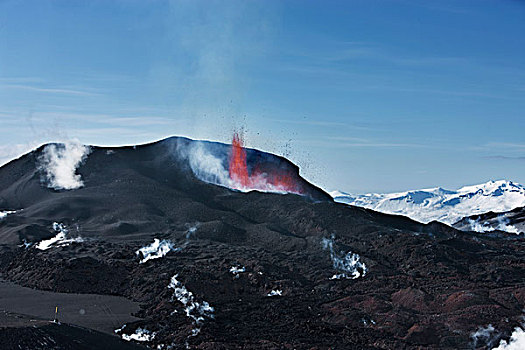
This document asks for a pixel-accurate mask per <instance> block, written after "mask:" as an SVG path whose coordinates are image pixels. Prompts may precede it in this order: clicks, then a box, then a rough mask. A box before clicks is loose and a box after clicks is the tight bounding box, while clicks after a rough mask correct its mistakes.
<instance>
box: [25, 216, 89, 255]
mask: <svg viewBox="0 0 525 350" xmlns="http://www.w3.org/2000/svg"><path fill="white" fill-rule="evenodd" d="M53 230H55V232H57V234H56V236H54V237H51V238H49V239H45V240H43V241H40V242H39V243H38V244H37V245H36V246H35V248H36V249H40V250H48V249H49V248H51V247H64V246H67V245H70V244H71V243H81V242H84V239H82V237H76V238H68V234H69V230H68V229H67V228H66V226H65V225H64V224H60V223H58V222H54V223H53Z"/></svg>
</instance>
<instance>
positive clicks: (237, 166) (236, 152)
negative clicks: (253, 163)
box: [229, 133, 250, 187]
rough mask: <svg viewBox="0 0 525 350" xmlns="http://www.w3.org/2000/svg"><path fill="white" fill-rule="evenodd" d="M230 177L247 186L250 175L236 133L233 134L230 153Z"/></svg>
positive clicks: (240, 140)
mask: <svg viewBox="0 0 525 350" xmlns="http://www.w3.org/2000/svg"><path fill="white" fill-rule="evenodd" d="M229 170H230V179H232V180H233V181H234V182H236V183H237V184H239V185H240V186H242V187H249V184H250V177H249V175H248V166H247V164H246V150H245V149H244V147H243V140H242V138H241V137H240V136H239V134H238V133H234V134H233V140H232V154H231V155H230V169H229Z"/></svg>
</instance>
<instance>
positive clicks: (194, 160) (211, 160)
mask: <svg viewBox="0 0 525 350" xmlns="http://www.w3.org/2000/svg"><path fill="white" fill-rule="evenodd" d="M187 157H188V160H189V163H190V167H191V170H192V171H193V173H194V174H195V176H197V178H199V179H200V180H202V181H205V182H209V183H213V184H217V185H222V186H227V187H232V184H231V182H232V181H231V179H230V174H229V173H228V170H226V168H225V167H224V165H223V163H222V160H221V159H220V158H217V157H215V156H214V155H212V154H211V153H210V152H208V150H206V147H205V146H204V145H203V144H202V143H200V142H198V143H193V144H191V145H190V146H189V147H188V148H187Z"/></svg>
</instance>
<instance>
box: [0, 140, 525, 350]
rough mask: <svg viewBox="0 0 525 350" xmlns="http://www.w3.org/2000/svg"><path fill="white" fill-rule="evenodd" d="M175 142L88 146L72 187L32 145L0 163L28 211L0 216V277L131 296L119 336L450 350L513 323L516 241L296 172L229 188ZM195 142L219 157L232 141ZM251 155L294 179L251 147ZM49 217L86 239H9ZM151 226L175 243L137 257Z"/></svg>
mask: <svg viewBox="0 0 525 350" xmlns="http://www.w3.org/2000/svg"><path fill="white" fill-rule="evenodd" d="M181 142H182V145H183V146H182V147H183V149H184V148H187V147H189V146H191V144H192V143H193V142H194V141H190V140H187V139H177V138H172V139H167V140H164V141H161V142H158V143H154V144H150V145H144V146H137V147H124V148H101V147H98V148H95V147H94V148H92V152H91V154H90V155H89V156H88V157H87V159H86V160H85V162H84V163H83V164H82V165H81V166H80V168H79V169H78V173H79V174H81V176H82V180H83V181H84V187H82V188H80V189H77V190H70V191H64V190H58V191H57V190H54V189H49V188H47V187H46V186H45V183H42V181H41V174H40V171H39V170H38V159H39V152H42V148H41V149H39V150H37V151H35V152H33V153H30V154H28V155H26V156H24V157H22V158H20V159H18V160H16V161H13V162H11V163H9V164H7V165H6V166H4V167H3V168H0V209H2V210H3V209H11V210H12V209H23V210H21V211H18V212H16V213H14V214H10V215H8V216H7V217H6V218H4V219H3V220H2V221H0V240H1V242H2V243H3V246H1V247H0V248H1V250H0V263H1V272H2V274H3V276H4V278H7V279H9V280H12V281H15V282H17V283H19V284H22V285H25V286H30V287H34V288H38V289H45V290H53V291H61V292H69V293H73V292H75V293H98V294H112V295H120V296H125V297H127V298H129V299H132V300H134V301H137V302H140V303H141V305H142V309H141V311H140V312H139V313H138V314H137V315H136V316H137V317H140V318H141V319H142V320H141V321H137V322H135V323H132V324H129V325H127V327H126V332H131V333H132V332H134V331H135V330H136V329H137V328H139V327H140V328H146V329H148V330H149V331H151V332H155V334H156V336H155V337H154V338H153V339H152V340H151V341H149V342H146V343H145V344H146V345H148V346H151V347H152V348H157V346H160V348H167V347H168V346H169V345H172V346H173V347H174V348H185V347H186V346H188V347H190V348H200V349H283V348H290V349H293V348H295V349H329V348H332V349H422V348H426V349H458V348H469V347H472V344H473V340H472V339H471V335H472V334H473V333H474V332H475V331H476V330H477V329H478V327H485V326H487V325H488V324H492V325H493V326H494V328H495V329H496V330H497V332H495V333H494V335H493V339H491V341H495V340H497V338H498V337H502V336H508V335H509V333H510V332H511V331H512V329H513V328H514V327H515V326H516V325H518V324H519V321H520V320H521V317H522V316H523V311H522V310H523V307H524V306H525V269H524V268H525V250H524V248H525V244H524V242H523V240H522V239H521V238H520V237H517V236H514V237H510V236H509V237H506V238H505V239H501V237H497V236H489V235H483V234H479V235H478V234H475V233H466V232H461V231H458V230H456V229H454V228H451V227H449V226H446V225H443V224H440V223H437V222H433V223H430V224H428V225H423V224H419V223H417V222H414V221H412V220H410V219H408V218H405V217H401V216H394V215H386V214H381V213H377V212H374V211H371V210H367V209H363V208H357V207H351V206H346V205H343V204H337V203H334V202H332V201H331V200H330V198H329V197H328V196H327V195H326V193H324V192H323V191H321V190H320V189H318V188H316V187H314V186H312V185H310V184H308V183H307V182H306V181H304V180H301V179H300V178H299V177H298V178H297V179H298V180H297V181H301V182H300V184H301V186H302V190H303V192H304V193H305V194H306V195H305V196H299V195H294V194H276V193H260V192H257V191H252V192H248V193H242V192H238V191H232V190H229V189H227V188H225V187H221V186H216V185H212V184H209V183H206V182H203V181H201V180H199V178H197V177H196V176H195V172H194V171H193V170H192V163H191V161H190V160H189V159H188V158H187V156H185V155H184V154H183V152H181V148H179V147H181V146H180V145H181ZM205 144H206V145H208V147H209V148H208V150H209V151H210V152H211V153H213V154H214V155H215V156H216V157H217V158H220V159H222V160H223V161H225V162H227V157H228V151H227V150H228V146H227V145H220V144H219V145H217V144H207V143H205ZM257 162H259V163H260V162H266V167H269V168H273V169H281V168H282V167H285V168H287V169H292V170H293V171H294V172H295V173H296V174H297V175H296V176H299V175H298V171H297V168H296V167H295V166H293V165H291V163H289V162H288V161H286V160H284V159H283V158H278V157H275V156H271V155H268V154H264V153H262V152H258V151H255V150H249V151H248V163H250V164H251V165H250V166H253V164H254V163H257ZM193 165H194V164H193ZM53 222H60V223H63V224H65V225H66V226H67V228H68V230H69V234H70V235H71V236H75V237H78V236H80V237H82V238H83V239H84V241H83V242H76V243H75V242H73V243H71V244H69V245H67V246H62V247H52V248H50V249H48V250H44V251H42V250H39V249H36V248H35V247H34V244H33V245H29V246H28V247H25V246H17V245H19V244H21V243H22V242H24V241H25V242H26V243H27V242H38V241H40V240H42V239H47V238H50V237H52V236H54V235H55V234H56V232H55V231H53V229H52V228H51V226H52V224H53ZM155 238H156V239H159V240H169V241H170V242H171V243H172V244H173V248H174V249H173V250H172V251H170V252H169V253H168V254H167V255H166V256H164V257H162V258H158V259H153V260H149V261H146V262H145V263H139V261H140V260H141V259H142V258H143V257H144V256H143V255H142V256H141V255H137V254H136V251H137V250H138V249H139V248H142V247H144V246H147V245H149V244H151V243H152V242H153V240H154V239H155ZM353 254H357V255H353ZM337 259H339V260H337ZM334 261H335V262H334ZM352 264H353V265H352ZM360 264H361V265H360ZM362 264H364V266H363V265H362ZM352 266H353V267H355V269H353V267H352ZM345 269H346V270H345ZM355 271H358V274H357V276H356V275H352V272H355ZM343 273H346V276H349V277H352V276H353V277H357V278H355V279H351V278H345V277H344V276H343V275H342V274H343ZM334 277H335V278H334ZM337 277H339V278H337ZM168 286H171V287H168ZM185 288H186V289H187V290H188V291H190V292H191V293H192V294H191V297H189V294H185V293H184V290H185ZM177 293H178V294H177ZM181 295H182V296H185V298H181ZM178 299H181V300H183V301H184V302H181V301H179V300H178ZM205 302H207V303H209V305H210V307H212V308H213V312H212V311H211V309H207V308H206V305H207V304H206V303H205ZM184 303H186V306H185V305H184ZM192 303H193V304H192ZM188 305H189V306H190V308H188ZM206 310H207V311H206ZM188 315H190V317H188ZM199 317H202V319H200V318H199ZM0 333H1V331H0ZM21 334H22V333H21ZM126 334H129V333H126ZM476 344H477V345H476V346H477V347H483V346H487V344H488V343H484V344H481V342H478V343H476Z"/></svg>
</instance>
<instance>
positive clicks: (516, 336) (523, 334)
mask: <svg viewBox="0 0 525 350" xmlns="http://www.w3.org/2000/svg"><path fill="white" fill-rule="evenodd" d="M523 349H525V331H524V330H523V329H521V328H519V327H516V328H515V329H514V332H513V333H512V334H511V336H510V339H509V340H508V341H505V340H501V341H500V343H499V346H498V347H497V348H493V349H492V350H523Z"/></svg>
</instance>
